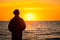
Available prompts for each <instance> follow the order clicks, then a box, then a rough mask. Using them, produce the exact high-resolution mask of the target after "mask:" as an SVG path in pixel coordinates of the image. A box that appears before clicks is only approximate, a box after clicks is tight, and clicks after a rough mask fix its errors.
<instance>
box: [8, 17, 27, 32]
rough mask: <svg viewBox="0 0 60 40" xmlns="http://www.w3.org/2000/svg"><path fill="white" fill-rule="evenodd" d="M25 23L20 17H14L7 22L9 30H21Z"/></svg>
mask: <svg viewBox="0 0 60 40" xmlns="http://www.w3.org/2000/svg"><path fill="white" fill-rule="evenodd" d="M25 28H26V25H25V23H24V21H23V19H22V18H19V17H14V18H13V19H12V20H11V21H10V24H9V30H10V31H11V32H12V31H14V32H17V31H23V30H24V29H25Z"/></svg>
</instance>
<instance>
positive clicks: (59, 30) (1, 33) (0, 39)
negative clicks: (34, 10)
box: [0, 21, 60, 40]
mask: <svg viewBox="0 0 60 40" xmlns="http://www.w3.org/2000/svg"><path fill="white" fill-rule="evenodd" d="M25 23H26V29H25V30H24V31H23V35H22V36H23V37H22V38H23V40H46V39H50V38H60V21H30V22H28V21H27V22H25ZM8 24H9V22H7V21H0V40H11V32H10V31H9V30H8Z"/></svg>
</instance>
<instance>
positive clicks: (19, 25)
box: [8, 10, 26, 40]
mask: <svg viewBox="0 0 60 40" xmlns="http://www.w3.org/2000/svg"><path fill="white" fill-rule="evenodd" d="M14 15H15V17H14V18H13V19H12V20H11V21H10V23H9V25H8V29H9V31H10V32H11V33H12V40H22V31H23V30H24V29H25V28H26V25H25V23H24V20H23V19H22V18H20V17H19V10H15V11H14Z"/></svg>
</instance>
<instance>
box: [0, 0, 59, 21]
mask: <svg viewBox="0 0 60 40" xmlns="http://www.w3.org/2000/svg"><path fill="white" fill-rule="evenodd" d="M16 8H17V9H19V10H20V13H21V14H20V17H22V18H23V19H24V20H25V21H60V0H22V1H21V0H9V1H8V0H0V21H9V20H10V19H11V18H13V16H14V15H13V11H14V9H16Z"/></svg>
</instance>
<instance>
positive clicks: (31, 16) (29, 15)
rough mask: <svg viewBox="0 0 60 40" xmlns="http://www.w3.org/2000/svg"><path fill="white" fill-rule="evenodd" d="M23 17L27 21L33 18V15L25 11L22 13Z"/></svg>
mask: <svg viewBox="0 0 60 40" xmlns="http://www.w3.org/2000/svg"><path fill="white" fill-rule="evenodd" d="M23 19H24V20H27V21H33V20H35V15H34V14H33V13H25V14H24V15H23Z"/></svg>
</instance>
